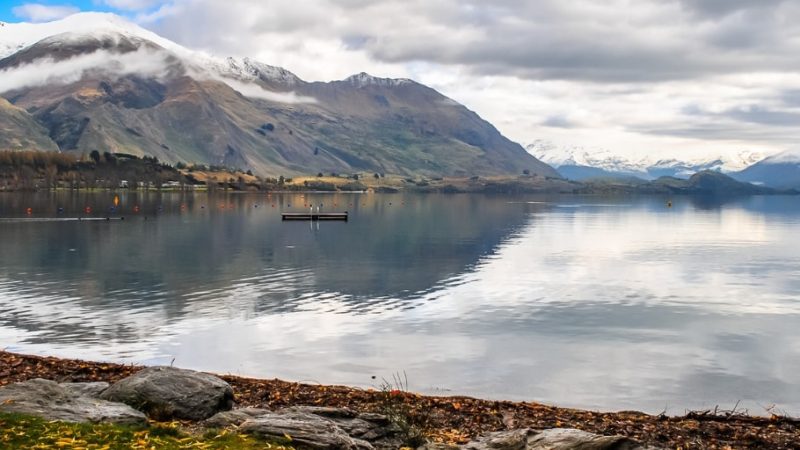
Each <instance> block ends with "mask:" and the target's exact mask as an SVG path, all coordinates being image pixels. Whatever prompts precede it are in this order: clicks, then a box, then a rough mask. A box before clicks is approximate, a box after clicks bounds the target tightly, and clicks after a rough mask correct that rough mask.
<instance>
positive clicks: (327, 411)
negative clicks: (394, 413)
mask: <svg viewBox="0 0 800 450" xmlns="http://www.w3.org/2000/svg"><path fill="white" fill-rule="evenodd" d="M282 412H297V413H306V414H314V415H316V416H321V417H324V418H326V419H330V420H332V421H333V422H334V423H335V424H336V425H337V426H338V427H339V428H341V429H342V430H343V431H344V432H345V433H347V434H348V435H349V436H350V437H353V438H356V439H360V440H363V441H368V442H370V443H372V444H376V441H379V440H380V441H385V442H381V443H380V444H381V445H380V446H382V447H383V446H385V445H390V446H392V445H395V444H396V442H395V441H394V440H389V439H388V438H390V437H391V436H390V435H392V434H393V433H392V430H390V426H391V423H390V422H389V419H388V418H387V417H386V416H383V415H381V414H373V413H363V414H359V413H358V412H356V411H353V410H352V409H348V408H332V407H321V406H292V407H290V408H286V409H283V410H282ZM384 444H385V445H384Z"/></svg>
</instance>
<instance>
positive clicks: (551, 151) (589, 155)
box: [527, 140, 764, 180]
mask: <svg viewBox="0 0 800 450" xmlns="http://www.w3.org/2000/svg"><path fill="white" fill-rule="evenodd" d="M527 150H528V152H530V153H531V154H532V155H533V156H535V157H536V158H538V159H540V160H542V161H543V162H546V163H547V164H550V165H551V166H553V167H555V168H556V169H557V170H558V171H559V173H561V174H562V175H564V176H565V177H567V178H571V179H575V180H581V179H587V178H597V177H638V178H643V179H654V178H658V177H662V176H672V177H678V178H688V177H690V176H691V175H693V174H695V173H697V172H700V171H703V170H712V171H716V172H723V173H733V172H738V171H741V170H743V169H745V168H747V167H749V166H752V165H753V164H755V163H757V162H759V161H761V160H762V159H764V155H763V154H762V153H759V152H752V151H740V152H738V153H733V154H723V155H719V156H716V157H710V158H708V157H706V158H687V159H681V158H657V157H654V156H651V155H642V156H641V157H637V158H631V157H627V156H624V155H620V154H617V153H615V152H613V151H611V150H607V149H601V148H585V147H580V146H558V145H555V144H554V143H552V142H549V141H545V140H537V141H535V142H534V143H532V144H530V145H528V146H527Z"/></svg>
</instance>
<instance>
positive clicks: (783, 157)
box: [732, 149, 800, 189]
mask: <svg viewBox="0 0 800 450" xmlns="http://www.w3.org/2000/svg"><path fill="white" fill-rule="evenodd" d="M732 176H733V177H734V178H736V179H737V180H739V181H747V182H750V183H755V184H760V185H764V186H769V187H774V188H795V189H800V149H792V150H786V151H784V152H781V153H778V154H777V155H773V156H770V157H768V158H765V159H764V160H762V161H759V162H757V163H756V164H753V165H752V166H750V167H747V168H746V169H744V170H742V171H740V172H737V173H734V174H732Z"/></svg>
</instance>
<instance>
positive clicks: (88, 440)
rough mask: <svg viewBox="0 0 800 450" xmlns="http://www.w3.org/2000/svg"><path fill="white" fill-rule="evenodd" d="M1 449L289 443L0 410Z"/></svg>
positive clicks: (236, 447)
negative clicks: (80, 421) (61, 419)
mask: <svg viewBox="0 0 800 450" xmlns="http://www.w3.org/2000/svg"><path fill="white" fill-rule="evenodd" d="M0 449H2V450H6V449H9V450H10V449H71V450H79V449H84V450H90V449H94V450H101V449H102V450H117V449H119V450H122V449H125V450H128V449H148V450H150V449H166V450H177V449H208V450H217V449H230V450H250V449H276V450H293V448H292V447H288V446H284V445H281V444H276V443H268V442H265V441H263V440H259V439H257V438H254V437H252V436H247V435H243V434H238V433H236V432H235V431H230V430H221V431H218V430H209V431H207V432H205V433H204V434H199V435H192V434H187V433H186V432H184V431H182V430H181V429H180V428H179V426H178V424H177V423H159V424H153V425H151V426H150V427H130V426H121V425H110V424H78V423H67V422H49V421H46V420H43V419H39V418H36V417H30V416H23V415H17V414H0Z"/></svg>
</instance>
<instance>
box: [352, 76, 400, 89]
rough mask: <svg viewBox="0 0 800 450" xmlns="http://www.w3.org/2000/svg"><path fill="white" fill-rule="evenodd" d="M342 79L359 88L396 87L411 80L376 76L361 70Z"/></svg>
mask: <svg viewBox="0 0 800 450" xmlns="http://www.w3.org/2000/svg"><path fill="white" fill-rule="evenodd" d="M344 81H345V82H346V83H350V84H352V85H353V86H355V87H359V88H362V87H365V86H383V87H396V86H402V85H404V84H408V83H411V80H409V79H407V78H378V77H374V76H372V75H370V74H368V73H366V72H361V73H359V74H356V75H351V76H349V77H347V78H345V79H344Z"/></svg>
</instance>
